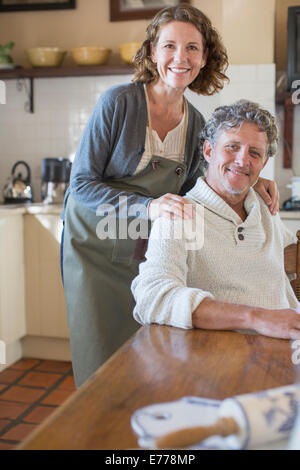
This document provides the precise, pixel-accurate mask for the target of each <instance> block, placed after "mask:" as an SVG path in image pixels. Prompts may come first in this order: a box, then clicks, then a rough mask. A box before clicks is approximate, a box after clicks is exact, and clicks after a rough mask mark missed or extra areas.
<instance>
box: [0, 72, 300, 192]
mask: <svg viewBox="0 0 300 470" xmlns="http://www.w3.org/2000/svg"><path fill="white" fill-rule="evenodd" d="M228 76H229V78H230V84H229V85H226V87H225V89H224V90H223V91H222V92H221V93H219V94H218V95H216V96H211V97H209V96H208V97H206V96H197V95H196V94H195V93H192V92H190V91H187V96H188V99H189V100H190V101H191V102H192V103H193V104H194V105H195V106H196V107H197V108H198V109H199V110H200V111H201V112H202V114H203V115H204V117H205V118H206V119H207V118H209V116H210V115H211V113H212V111H213V110H214V109H215V108H216V107H217V106H220V105H223V104H229V103H232V102H233V101H236V100H238V99H240V98H246V99H250V100H253V101H258V102H260V103H261V104H262V105H263V106H265V107H266V108H267V109H269V110H270V111H271V112H273V113H274V110H275V100H274V96H275V66H274V65H233V66H230V67H229V70H228ZM130 80H131V76H130V75H123V76H111V77H74V78H53V79H36V80H35V81H34V87H35V94H34V99H35V103H34V106H35V112H34V114H29V113H27V112H26V111H25V110H24V104H25V102H26V101H27V97H26V92H25V90H24V88H23V90H22V91H18V90H17V81H16V80H8V81H6V89H7V96H6V104H5V105H2V104H0V200H3V198H2V189H3V187H4V184H5V181H6V178H7V176H8V175H9V174H10V171H11V167H12V166H13V164H14V163H15V162H16V161H18V160H25V161H26V162H27V163H28V164H29V165H30V167H31V169H32V184H33V188H34V195H35V201H39V200H40V175H41V161H42V159H43V158H46V157H65V158H66V157H67V158H68V157H70V156H72V155H74V153H75V151H76V148H77V144H78V141H79V138H80V135H81V133H82V130H83V128H84V126H85V124H86V122H87V120H88V117H89V115H90V113H91V111H92V109H93V107H94V104H95V103H96V101H97V99H98V97H99V95H100V94H101V93H103V92H104V91H105V90H106V89H107V88H109V87H111V86H112V85H114V84H120V83H126V82H128V81H130ZM26 83H27V86H29V83H28V81H27V82H26ZM299 138H300V137H299ZM266 175H267V176H268V177H270V178H273V177H274V168H273V165H272V162H270V163H268V165H267V169H266Z"/></svg>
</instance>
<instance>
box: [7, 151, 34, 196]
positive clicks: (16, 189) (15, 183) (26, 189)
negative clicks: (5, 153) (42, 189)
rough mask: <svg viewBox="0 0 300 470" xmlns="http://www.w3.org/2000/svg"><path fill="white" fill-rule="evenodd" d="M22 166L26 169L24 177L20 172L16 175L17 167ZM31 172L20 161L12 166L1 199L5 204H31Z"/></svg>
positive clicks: (24, 163) (25, 164) (26, 165)
mask: <svg viewBox="0 0 300 470" xmlns="http://www.w3.org/2000/svg"><path fill="white" fill-rule="evenodd" d="M20 166H23V167H25V169H26V176H23V175H22V172H19V173H18V174H16V169H17V167H20ZM30 183H31V172H30V168H29V165H28V164H27V163H26V162H24V161H22V160H20V161H18V162H16V163H15V164H14V166H13V167H12V170H11V176H10V178H9V180H8V182H7V184H6V185H5V187H4V190H3V197H4V202H5V204H19V203H21V204H24V203H26V202H33V195H32V187H31V184H30Z"/></svg>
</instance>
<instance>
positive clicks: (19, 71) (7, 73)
mask: <svg viewBox="0 0 300 470" xmlns="http://www.w3.org/2000/svg"><path fill="white" fill-rule="evenodd" d="M133 72H134V69H133V67H131V66H130V65H95V66H85V67H83V66H82V67H80V66H70V67H41V68H22V67H19V68H16V69H13V70H0V80H6V79H7V80H9V79H18V78H55V77H87V76H98V75H129V74H132V73H133Z"/></svg>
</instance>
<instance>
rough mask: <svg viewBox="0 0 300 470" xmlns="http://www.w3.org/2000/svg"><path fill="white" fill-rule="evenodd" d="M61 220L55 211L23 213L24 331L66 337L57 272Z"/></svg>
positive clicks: (60, 287)
mask: <svg viewBox="0 0 300 470" xmlns="http://www.w3.org/2000/svg"><path fill="white" fill-rule="evenodd" d="M61 231H62V221H61V220H60V217H59V215H58V214H47V213H46V214H45V213H44V214H43V213H37V214H28V213H27V214H25V215H24V243H25V246H24V248H25V275H26V276H25V278H26V317H27V335H33V336H39V337H49V338H61V339H67V338H69V331H68V325H67V315H66V309H65V300H64V292H63V285H62V280H61V275H60V238H61Z"/></svg>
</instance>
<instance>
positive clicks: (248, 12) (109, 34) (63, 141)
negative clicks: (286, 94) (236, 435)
mask: <svg viewBox="0 0 300 470" xmlns="http://www.w3.org/2000/svg"><path fill="white" fill-rule="evenodd" d="M192 3H193V4H194V5H195V6H197V7H198V8H200V9H202V10H203V11H204V12H205V13H207V14H208V16H210V18H211V19H212V21H213V23H214V24H215V25H216V27H217V29H218V30H219V31H220V32H221V34H222V36H223V38H224V42H225V44H226V46H227V48H228V53H229V58H230V63H231V67H230V70H229V74H230V77H231V84H230V85H229V86H228V87H226V88H225V90H224V92H222V93H221V94H220V95H217V96H215V97H197V96H196V95H194V94H190V96H192V97H193V98H192V99H193V102H194V104H195V105H196V106H197V107H199V109H200V110H201V112H203V114H204V115H205V116H206V117H209V115H210V113H211V112H212V110H213V109H214V107H215V106H217V105H219V104H223V103H229V102H231V101H234V100H236V99H238V98H241V97H243V98H248V99H253V100H256V101H259V102H260V103H262V104H263V105H265V106H266V107H267V108H268V109H270V111H272V112H274V110H275V108H274V102H275V100H274V96H275V66H274V28H275V22H274V18H275V0H214V2H211V1H210V0H194V1H193V2H192ZM147 24H148V21H146V20H145V21H143V20H142V21H131V22H113V23H111V22H110V21H109V1H108V0H77V8H76V10H65V11H46V12H25V13H24V12H20V13H5V14H3V13H2V14H0V43H5V42H8V41H9V40H14V41H15V42H16V47H15V48H14V50H13V58H14V61H15V63H18V64H22V65H24V66H28V63H27V59H26V57H25V54H24V49H26V48H27V47H31V46H37V45H58V46H60V47H63V48H67V49H70V48H71V47H72V46H76V45H82V44H103V45H104V46H109V47H112V48H113V51H114V53H113V56H112V58H111V63H117V62H119V61H120V58H119V56H118V44H120V43H121V42H124V41H132V40H134V41H135V40H139V39H142V38H143V37H144V31H145V28H146V25H147ZM68 62H69V63H71V59H70V58H68V59H67V62H65V64H67V63H68ZM129 79H130V76H120V77H113V81H112V79H111V78H108V77H82V78H65V79H63V78H55V79H38V80H35V114H33V115H31V114H28V113H26V112H25V111H24V103H25V101H26V99H27V98H26V92H25V90H24V88H23V90H22V91H18V90H17V85H18V84H17V82H16V80H10V81H7V82H6V85H7V104H6V105H0V190H1V189H2V188H3V185H4V182H5V178H6V176H8V175H9V173H10V169H11V167H12V165H13V163H14V162H15V161H17V160H19V159H24V160H26V161H28V163H29V164H30V165H31V167H32V171H33V185H34V190H35V196H36V197H35V198H36V200H39V196H40V194H39V193H40V188H39V180H40V163H41V159H42V158H44V157H69V156H72V155H74V152H75V150H76V147H77V144H78V140H79V138H80V134H81V132H82V130H83V128H84V125H85V123H86V121H87V119H88V116H89V114H90V112H91V110H92V108H93V106H94V104H95V102H96V100H97V98H98V96H99V94H100V93H102V92H103V91H104V90H105V89H106V88H107V87H109V86H111V85H112V84H113V83H122V82H127V81H128V80H129ZM27 86H28V83H27ZM278 112H279V117H282V113H281V110H280V109H279V111H278ZM297 122H298V123H299V120H297V119H296V123H297ZM296 123H295V125H296ZM296 135H297V133H296ZM276 158H277V161H276V164H275V165H274V162H270V163H269V164H268V167H267V169H266V172H267V174H268V175H269V176H270V177H274V174H275V176H276V177H277V178H278V177H279V179H280V178H281V174H282V171H281V170H282V169H281V166H282V165H281V160H282V156H281V155H279V157H276ZM299 170H300V169H299ZM288 171H289V170H288ZM299 174H300V172H299ZM286 178H287V179H288V178H289V176H284V178H283V181H284V182H283V183H280V185H281V186H282V187H283V186H284V185H285V180H286Z"/></svg>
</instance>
